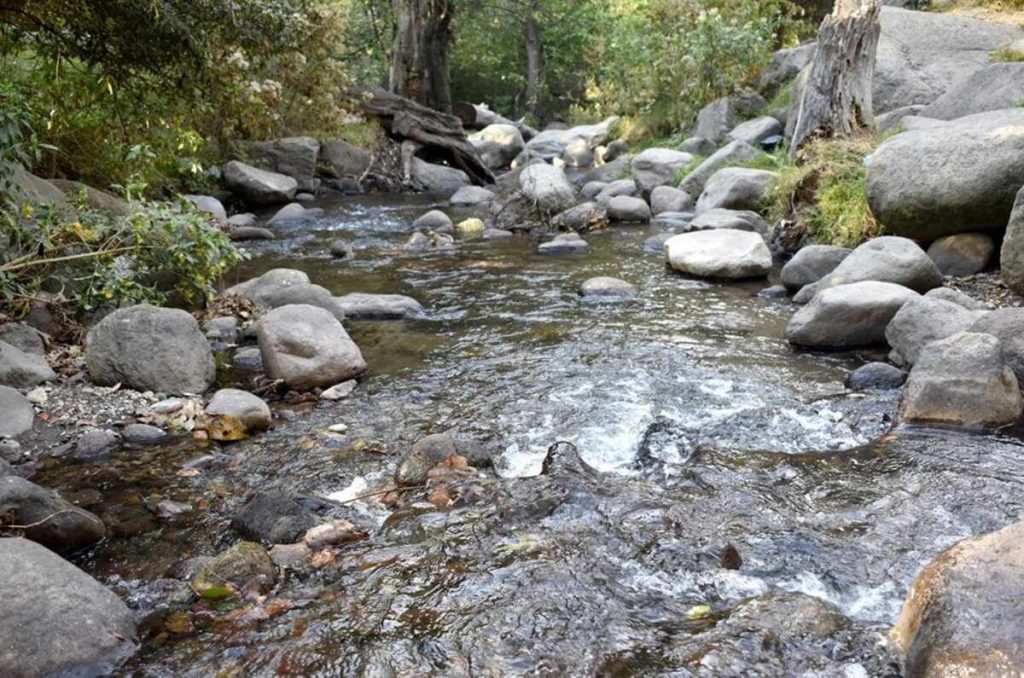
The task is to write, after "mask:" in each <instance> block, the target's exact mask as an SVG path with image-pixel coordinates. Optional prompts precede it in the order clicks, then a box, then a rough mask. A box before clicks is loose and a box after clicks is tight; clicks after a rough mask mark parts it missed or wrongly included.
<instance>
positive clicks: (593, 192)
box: [580, 181, 635, 200]
mask: <svg viewBox="0 0 1024 678" xmlns="http://www.w3.org/2000/svg"><path fill="white" fill-rule="evenodd" d="M634 185H635V184H634ZM607 186H608V182H607V181H588V182H587V183H585V184H583V188H581V189H580V197H582V198H583V199H584V200H593V199H594V198H596V197H597V196H598V195H600V193H601V191H603V190H604V189H605V187H607Z"/></svg>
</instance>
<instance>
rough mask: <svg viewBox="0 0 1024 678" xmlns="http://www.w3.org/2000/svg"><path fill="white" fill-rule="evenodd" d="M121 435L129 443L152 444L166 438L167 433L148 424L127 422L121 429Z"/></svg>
mask: <svg viewBox="0 0 1024 678" xmlns="http://www.w3.org/2000/svg"><path fill="white" fill-rule="evenodd" d="M121 437H122V438H123V439H124V441H125V442H126V443H128V444H129V445H154V444H156V443H160V442H163V441H165V440H167V433H166V432H164V430H163V429H160V428H157V427H156V426H150V425H149V424H128V425H127V426H125V427H124V428H123V429H121Z"/></svg>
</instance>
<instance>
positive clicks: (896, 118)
mask: <svg viewBox="0 0 1024 678" xmlns="http://www.w3.org/2000/svg"><path fill="white" fill-rule="evenodd" d="M924 108H925V107H924V106H920V105H914V106H902V107H900V108H897V109H895V110H892V111H889V112H888V113H883V114H882V115H879V116H876V117H875V127H877V128H878V131H879V132H888V131H889V130H890V129H892V128H894V127H896V125H899V124H901V123H902V122H903V120H904V118H909V117H913V116H916V115H918V114H919V113H920V112H921V111H923V110H924Z"/></svg>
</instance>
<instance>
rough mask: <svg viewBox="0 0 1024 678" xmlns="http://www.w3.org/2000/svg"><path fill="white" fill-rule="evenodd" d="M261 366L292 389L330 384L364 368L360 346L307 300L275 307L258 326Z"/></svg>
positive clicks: (343, 329)
mask: <svg viewBox="0 0 1024 678" xmlns="http://www.w3.org/2000/svg"><path fill="white" fill-rule="evenodd" d="M257 338H258V339H259V345H260V355H261V356H262V358H263V367H264V370H265V371H266V373H267V376H269V377H270V378H271V379H282V380H284V382H285V383H286V384H288V386H289V387H291V388H294V389H312V388H316V387H326V386H333V385H334V384H337V383H339V382H342V381H347V380H349V379H352V378H353V377H356V376H359V375H360V374H362V373H363V372H365V371H366V361H365V360H363V356H362V353H360V351H359V347H358V346H356V345H355V343H354V342H353V341H352V340H351V339H350V338H349V336H348V333H347V332H345V328H344V327H342V326H341V323H340V322H338V319H337V318H335V317H334V316H333V315H331V314H330V313H329V312H328V311H325V310H324V309H322V308H319V307H317V306H310V305H308V304H292V305H288V306H281V307H279V308H275V309H273V310H272V311H270V312H269V313H267V314H266V315H265V316H264V317H263V319H262V320H260V322H259V328H258V329H257Z"/></svg>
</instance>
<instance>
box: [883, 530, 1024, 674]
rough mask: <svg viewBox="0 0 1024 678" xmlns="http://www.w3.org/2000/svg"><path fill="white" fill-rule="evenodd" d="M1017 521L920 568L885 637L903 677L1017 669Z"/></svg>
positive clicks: (1020, 633)
mask: <svg viewBox="0 0 1024 678" xmlns="http://www.w3.org/2000/svg"><path fill="white" fill-rule="evenodd" d="M1022 614H1024V522H1017V523H1013V524H1011V525H1009V526H1008V527H1004V528H1003V529H1001V530H999V531H997V532H993V533H990V534H986V535H983V536H981V537H973V538H970V539H965V540H963V541H960V542H957V543H956V544H955V545H953V546H952V547H950V548H949V549H947V550H946V551H943V552H942V553H941V554H940V555H939V556H938V557H937V558H936V559H935V560H933V561H932V562H930V563H929V564H928V565H926V566H925V567H924V569H922V570H921V571H920V572H919V573H918V575H917V577H916V578H915V579H914V583H913V584H912V585H911V587H910V591H909V592H908V593H907V597H906V600H905V601H904V603H903V610H902V611H901V612H900V616H899V619H898V620H897V621H896V625H895V627H893V629H892V632H891V633H890V637H891V638H892V640H893V644H894V645H895V646H896V647H897V648H898V649H899V650H900V651H902V653H903V655H904V657H905V661H906V674H907V675H910V676H925V675H927V676H1011V675H1020V674H1021V673H1024V628H1022V627H1021V625H1020V624H1018V623H1016V620H1018V619H1020V618H1021V615H1022Z"/></svg>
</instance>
